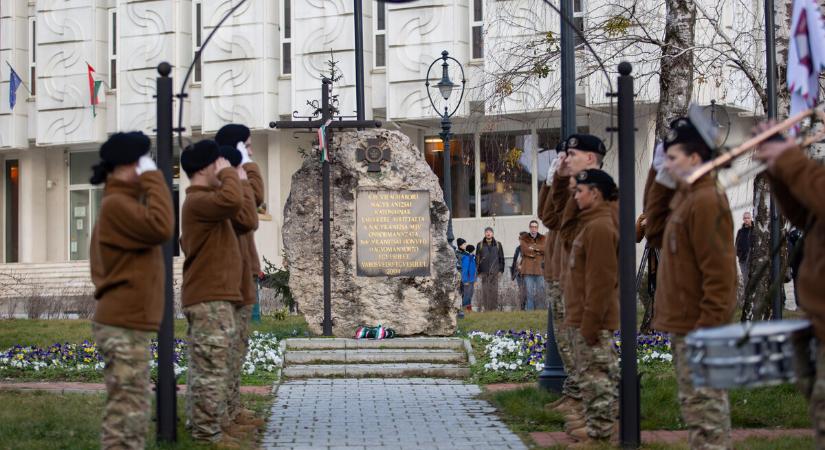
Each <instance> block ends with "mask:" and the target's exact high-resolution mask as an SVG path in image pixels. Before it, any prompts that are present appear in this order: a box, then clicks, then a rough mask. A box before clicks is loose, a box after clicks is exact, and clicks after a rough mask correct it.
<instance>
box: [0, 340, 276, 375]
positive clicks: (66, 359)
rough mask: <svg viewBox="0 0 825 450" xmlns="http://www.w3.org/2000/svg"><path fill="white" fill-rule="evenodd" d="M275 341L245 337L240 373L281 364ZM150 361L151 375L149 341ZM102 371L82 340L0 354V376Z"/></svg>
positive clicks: (181, 366)
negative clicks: (247, 350) (244, 354)
mask: <svg viewBox="0 0 825 450" xmlns="http://www.w3.org/2000/svg"><path fill="white" fill-rule="evenodd" d="M278 344H279V341H278V339H277V338H276V337H275V335H274V334H270V333H259V332H257V331H255V332H253V333H252V335H251V336H250V337H249V352H248V353H247V355H246V360H245V361H244V365H243V373H244V374H246V375H253V374H257V373H259V372H266V373H271V374H274V372H275V371H277V369H278V367H279V366H280V365H281V361H282V359H281V358H282V355H281V354H280V353H279V349H278ZM149 349H150V351H151V355H152V359H151V360H150V361H149V365H150V368H151V369H152V372H153V373H155V372H156V370H157V364H158V343H157V340H155V339H153V340H152V342H151V344H150V347H149ZM186 356H187V351H186V341H185V340H183V339H175V347H174V356H173V358H174V370H175V375H176V376H178V377H180V376H181V375H182V374H184V373H185V372H186V367H187V359H186ZM102 372H103V355H101V354H100V352H99V351H98V349H97V347H96V346H95V344H94V343H92V342H89V341H83V342H82V343H80V344H70V343H64V344H59V343H58V344H52V345H51V346H49V347H46V348H39V347H35V346H28V347H24V346H21V345H15V346H14V347H11V348H9V349H7V350H6V351H5V352H3V353H0V375H2V376H12V377H14V376H17V377H19V376H24V377H25V376H30V377H34V378H38V374H40V373H42V374H43V375H44V376H45V375H49V378H55V377H59V376H60V375H66V376H68V377H69V378H87V379H90V378H96V377H99V375H100V373H102Z"/></svg>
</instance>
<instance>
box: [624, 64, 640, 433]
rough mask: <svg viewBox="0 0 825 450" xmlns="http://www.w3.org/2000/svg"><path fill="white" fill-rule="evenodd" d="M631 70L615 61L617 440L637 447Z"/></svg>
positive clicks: (637, 390) (634, 210)
mask: <svg viewBox="0 0 825 450" xmlns="http://www.w3.org/2000/svg"><path fill="white" fill-rule="evenodd" d="M632 70H633V67H632V66H631V65H630V63H628V62H622V63H620V64H619V74H620V75H619V305H620V308H619V309H620V316H621V339H622V363H621V365H622V367H621V373H622V379H621V387H620V389H619V392H620V396H619V420H620V428H619V434H620V439H619V440H620V442H621V445H622V447H623V448H638V447H639V444H640V442H641V431H640V428H639V416H640V414H639V406H640V405H639V373H638V370H637V363H636V273H635V269H636V220H635V219H636V218H635V215H636V192H635V190H636V189H635V187H636V166H635V159H636V156H635V149H634V140H635V132H634V131H635V125H634V120H633V77H632V76H631V75H630V72H631V71H632Z"/></svg>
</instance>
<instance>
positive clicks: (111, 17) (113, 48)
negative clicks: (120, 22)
mask: <svg viewBox="0 0 825 450" xmlns="http://www.w3.org/2000/svg"><path fill="white" fill-rule="evenodd" d="M107 18H108V30H109V42H108V43H107V47H108V56H109V90H112V91H116V90H117V72H118V70H117V67H118V64H117V63H118V61H117V50H118V34H117V32H118V26H117V8H110V9H109V14H108V16H107Z"/></svg>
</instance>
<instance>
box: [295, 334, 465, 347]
mask: <svg viewBox="0 0 825 450" xmlns="http://www.w3.org/2000/svg"><path fill="white" fill-rule="evenodd" d="M464 348H465V347H464V340H463V339H461V338H438V337H412V338H394V339H381V340H374V339H347V338H330V339H324V338H314V339H306V338H297V339H287V340H286V349H287V350H345V349H346V350H349V349H352V350H355V349H454V350H464Z"/></svg>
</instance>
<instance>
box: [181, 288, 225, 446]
mask: <svg viewBox="0 0 825 450" xmlns="http://www.w3.org/2000/svg"><path fill="white" fill-rule="evenodd" d="M183 313H184V314H185V315H186V320H187V322H189V330H188V331H187V339H188V342H189V370H188V372H187V377H188V380H187V382H186V384H187V387H188V389H187V391H186V426H187V428H188V429H189V430H190V432H191V434H192V437H193V438H194V439H196V440H206V441H218V440H220V439H221V436H222V425H228V423H226V422H225V420H226V406H227V398H228V396H227V394H228V391H229V386H231V383H232V379H231V377H230V376H229V368H230V352H231V351H232V343H233V341H234V340H235V339H236V337H235V334H236V333H237V330H236V328H235V307H234V306H233V305H232V303H230V302H221V301H216V302H203V303H197V304H195V305H192V306H187V307H185V308H184V309H183Z"/></svg>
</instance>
